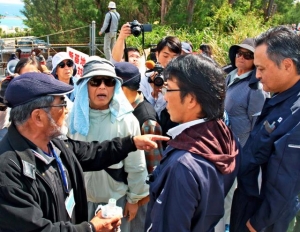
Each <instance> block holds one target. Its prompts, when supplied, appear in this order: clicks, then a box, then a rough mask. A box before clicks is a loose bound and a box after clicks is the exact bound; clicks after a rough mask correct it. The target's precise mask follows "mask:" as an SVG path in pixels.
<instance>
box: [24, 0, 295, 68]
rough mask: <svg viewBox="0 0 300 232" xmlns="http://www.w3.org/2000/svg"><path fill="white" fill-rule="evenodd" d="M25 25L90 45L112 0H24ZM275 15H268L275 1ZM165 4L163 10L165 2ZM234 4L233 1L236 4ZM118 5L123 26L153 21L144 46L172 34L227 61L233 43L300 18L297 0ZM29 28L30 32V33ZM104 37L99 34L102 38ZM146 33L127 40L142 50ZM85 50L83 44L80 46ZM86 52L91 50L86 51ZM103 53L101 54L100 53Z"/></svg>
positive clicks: (55, 39) (151, 0)
mask: <svg viewBox="0 0 300 232" xmlns="http://www.w3.org/2000/svg"><path fill="white" fill-rule="evenodd" d="M23 2H24V4H25V9H24V10H23V12H22V13H23V14H24V16H25V17H26V20H25V22H24V23H25V25H26V26H28V27H29V28H31V31H32V32H31V33H32V34H33V35H35V36H37V37H41V38H43V39H46V36H48V38H50V43H51V44H66V43H68V44H74V45H76V44H77V45H78V44H79V45H80V44H88V42H89V37H90V30H89V25H90V24H91V22H92V21H95V22H96V26H97V29H96V35H98V34H97V32H98V31H99V28H100V27H101V25H102V22H103V19H104V16H105V14H106V12H107V10H108V9H107V6H108V2H109V0H93V1H90V0H51V1H44V0H23ZM272 2H275V4H273V5H270V8H269V9H271V10H272V11H271V13H272V14H271V18H270V17H267V18H266V12H267V9H268V6H269V4H270V3H272ZM162 3H163V6H164V7H163V9H165V11H163V10H161V9H162V5H161V4H162ZM231 3H232V4H231ZM116 4H117V10H118V12H119V13H120V14H121V22H120V24H121V25H122V24H123V23H125V22H132V21H133V20H134V19H137V20H138V21H139V22H140V23H143V24H145V23H151V24H152V25H153V31H152V32H147V33H145V43H144V44H145V47H149V46H150V45H151V44H157V42H158V41H159V40H160V39H161V38H163V37H164V36H167V35H175V36H177V37H179V38H180V39H181V40H182V41H189V42H191V43H192V44H193V45H194V51H197V50H198V48H199V45H200V44H201V43H208V44H210V45H211V46H212V47H213V50H214V56H215V59H216V60H217V61H218V62H219V63H220V64H221V65H224V64H226V63H227V62H228V58H227V52H228V49H229V47H230V46H231V45H232V44H236V43H239V42H241V41H242V40H243V39H244V38H246V37H254V36H256V35H258V34H260V33H261V32H262V31H264V30H266V29H267V28H268V27H270V26H273V25H276V24H279V23H280V24H286V23H298V22H300V18H299V13H298V12H299V10H300V3H298V4H293V0H276V1H274V0H249V1H245V0H230V1H229V0H210V1H206V0H119V1H116ZM26 33H28V32H26ZM102 40H103V36H102V37H98V36H97V38H96V42H97V43H101V42H102ZM142 42H143V40H142V36H139V37H133V36H130V37H129V38H128V39H127V41H126V43H127V45H128V46H136V47H138V48H140V49H142ZM78 49H79V50H81V48H78ZM84 52H87V51H84ZM98 55H102V54H101V53H100V54H98Z"/></svg>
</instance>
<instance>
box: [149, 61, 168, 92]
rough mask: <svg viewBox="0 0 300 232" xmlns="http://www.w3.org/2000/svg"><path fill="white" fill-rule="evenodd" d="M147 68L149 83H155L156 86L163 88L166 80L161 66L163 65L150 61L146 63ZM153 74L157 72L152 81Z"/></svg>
mask: <svg viewBox="0 0 300 232" xmlns="http://www.w3.org/2000/svg"><path fill="white" fill-rule="evenodd" d="M146 67H147V68H148V71H146V76H148V82H149V83H153V84H154V85H155V86H158V87H160V86H163V85H164V78H163V76H162V74H161V73H162V72H163V71H164V68H163V67H162V66H161V64H160V63H158V62H156V63H154V62H153V61H152V60H150V61H146ZM152 72H156V75H155V77H154V78H153V80H152V79H151V76H152V75H153V74H152ZM147 73H148V75H147Z"/></svg>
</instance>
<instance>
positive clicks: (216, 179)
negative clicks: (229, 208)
mask: <svg viewBox="0 0 300 232" xmlns="http://www.w3.org/2000/svg"><path fill="white" fill-rule="evenodd" d="M216 125H217V126H216ZM205 131H206V132H205ZM237 146H238V144H237V143H236V142H235V139H234V137H233V135H232V133H231V132H230V131H229V129H228V128H227V127H226V126H225V124H224V123H223V122H218V123H217V122H214V121H210V122H205V123H201V124H198V125H195V126H192V127H190V128H188V129H185V130H184V131H183V132H182V133H181V134H179V135H178V136H177V137H176V138H174V139H172V140H170V141H169V146H168V148H167V149H166V150H165V151H164V155H163V159H162V160H161V162H160V165H159V166H158V167H157V168H156V169H155V170H154V172H153V178H152V180H151V184H150V202H149V203H148V209H147V216H146V227H145V229H146V231H154V232H173V231H180V232H200V231H201V232H213V231H214V227H215V225H216V224H217V223H218V221H219V220H220V219H221V218H222V216H223V214H224V198H225V196H226V194H227V192H228V190H229V189H230V188H231V186H232V183H233V181H234V179H235V177H236V174H237V170H238V168H237V166H236V165H235V160H236V158H237V157H238V156H236V154H237V153H238V147H237ZM212 157H214V158H213V160H210V158H212ZM225 167H232V168H231V171H228V170H229V169H228V170H227V171H226V173H227V174H225V173H224V168H225ZM220 170H223V171H220Z"/></svg>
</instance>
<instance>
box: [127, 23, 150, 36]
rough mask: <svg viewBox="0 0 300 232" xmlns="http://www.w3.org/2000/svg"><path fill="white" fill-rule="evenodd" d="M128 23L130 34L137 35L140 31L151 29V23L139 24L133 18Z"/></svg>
mask: <svg viewBox="0 0 300 232" xmlns="http://www.w3.org/2000/svg"><path fill="white" fill-rule="evenodd" d="M129 24H130V29H131V34H133V35H134V36H135V37H138V36H139V35H140V34H141V33H142V32H150V31H152V26H151V24H141V23H139V22H138V21H137V20H133V21H132V22H130V23H129Z"/></svg>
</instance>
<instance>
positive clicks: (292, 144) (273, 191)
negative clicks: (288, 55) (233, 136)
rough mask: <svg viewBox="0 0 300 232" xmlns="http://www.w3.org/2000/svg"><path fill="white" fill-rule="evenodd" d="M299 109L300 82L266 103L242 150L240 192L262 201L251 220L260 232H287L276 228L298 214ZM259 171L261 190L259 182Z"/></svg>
mask: <svg viewBox="0 0 300 232" xmlns="http://www.w3.org/2000/svg"><path fill="white" fill-rule="evenodd" d="M299 108H300V81H298V83H296V84H295V85H294V86H293V87H292V88H290V89H288V90H286V91H284V92H282V93H280V94H274V95H273V97H272V98H270V99H266V102H265V105H264V107H263V110H262V112H261V115H260V116H259V118H258V119H257V121H256V124H255V126H254V128H253V130H252V132H251V134H250V137H249V139H248V141H247V143H246V144H245V146H244V147H243V150H242V155H241V164H240V170H239V174H238V190H239V191H240V192H241V193H242V194H243V195H244V196H247V197H248V199H253V198H257V199H259V201H260V203H259V205H258V207H257V208H256V209H255V210H254V212H253V213H252V217H250V223H251V225H252V226H253V227H254V228H255V229H256V230H257V231H261V230H262V229H264V228H268V227H272V228H274V229H272V230H270V231H284V230H282V229H278V230H277V229H275V227H276V226H274V225H276V224H277V225H279V224H280V223H284V224H288V220H289V219H291V218H292V217H293V216H295V214H296V212H297V208H298V202H297V200H296V198H297V195H298V194H299V192H300V184H299V178H300V150H299V148H300V137H299V133H300V132H299V128H300V126H299V121H300V110H299ZM260 168H261V169H262V184H261V189H260V188H259V182H258V174H259V170H260ZM236 199H238V198H236ZM234 201H235V200H234ZM233 204H236V205H238V206H239V209H240V211H243V210H244V209H242V207H241V204H243V202H233ZM246 210H247V207H246ZM241 214H244V215H245V214H246V212H245V211H243V212H240V215H241ZM235 216H237V215H235ZM243 223H244V222H243ZM278 228H279V227H278ZM282 228H283V227H282ZM237 231H241V230H237ZM268 231H269V230H268Z"/></svg>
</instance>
